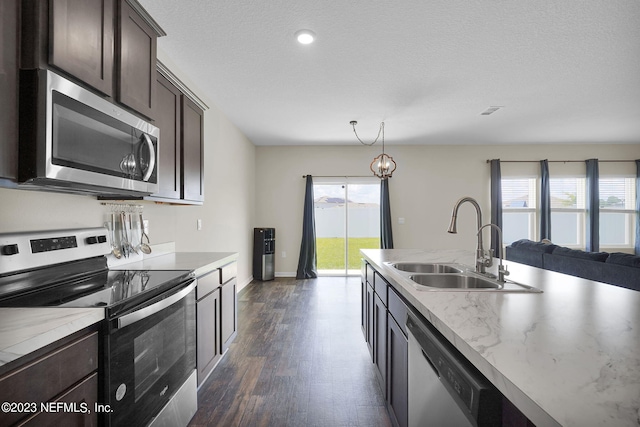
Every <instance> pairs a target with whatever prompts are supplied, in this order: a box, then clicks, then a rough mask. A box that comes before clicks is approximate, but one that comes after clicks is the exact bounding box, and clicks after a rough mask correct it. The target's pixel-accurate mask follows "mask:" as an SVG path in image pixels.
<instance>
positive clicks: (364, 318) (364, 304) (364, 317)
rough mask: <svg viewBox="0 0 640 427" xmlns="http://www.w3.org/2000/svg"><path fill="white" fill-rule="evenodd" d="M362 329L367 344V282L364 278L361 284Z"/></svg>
mask: <svg viewBox="0 0 640 427" xmlns="http://www.w3.org/2000/svg"><path fill="white" fill-rule="evenodd" d="M360 288H361V289H360V327H361V328H362V333H363V335H364V340H365V342H366V341H367V282H366V279H365V278H364V276H363V277H362V281H361V283H360Z"/></svg>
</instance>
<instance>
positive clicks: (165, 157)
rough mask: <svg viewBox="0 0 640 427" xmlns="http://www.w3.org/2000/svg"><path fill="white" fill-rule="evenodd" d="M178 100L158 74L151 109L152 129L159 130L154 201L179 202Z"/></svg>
mask: <svg viewBox="0 0 640 427" xmlns="http://www.w3.org/2000/svg"><path fill="white" fill-rule="evenodd" d="M180 97H181V93H180V90H178V88H177V87H175V86H174V85H173V84H172V83H171V82H170V81H169V80H167V79H166V78H165V77H164V76H162V75H161V74H159V73H158V75H157V83H156V102H155V109H154V117H155V120H156V121H155V125H156V126H157V127H158V128H159V129H160V144H159V145H160V153H159V156H158V157H159V162H160V163H159V168H158V171H159V173H160V175H159V176H158V184H159V185H158V187H159V191H158V193H157V194H154V196H157V197H163V198H169V199H179V198H180V108H181V107H180Z"/></svg>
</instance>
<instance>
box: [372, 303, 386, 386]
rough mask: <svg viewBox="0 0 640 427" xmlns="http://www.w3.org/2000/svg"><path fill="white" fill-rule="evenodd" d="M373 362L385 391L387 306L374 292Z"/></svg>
mask: <svg viewBox="0 0 640 427" xmlns="http://www.w3.org/2000/svg"><path fill="white" fill-rule="evenodd" d="M373 330H374V338H373V363H374V364H375V365H376V368H377V370H376V374H378V381H379V382H380V387H381V388H382V390H383V391H384V392H385V393H386V378H387V307H385V305H384V304H383V302H382V300H381V299H380V297H379V296H378V294H374V300H373Z"/></svg>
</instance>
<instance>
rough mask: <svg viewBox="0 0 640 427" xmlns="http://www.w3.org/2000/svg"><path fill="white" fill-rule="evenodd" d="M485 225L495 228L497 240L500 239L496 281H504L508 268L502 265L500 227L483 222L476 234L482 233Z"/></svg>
mask: <svg viewBox="0 0 640 427" xmlns="http://www.w3.org/2000/svg"><path fill="white" fill-rule="evenodd" d="M486 227H491V228H493V229H494V230H496V231H497V232H498V240H499V241H500V246H499V248H500V264H499V265H498V282H501V283H504V282H505V280H504V276H508V275H509V270H508V269H507V267H506V266H503V265H502V253H503V250H502V230H501V229H500V227H498V226H497V225H495V224H485V225H483V226H482V227H480V229H479V230H478V235H481V234H482V230H483V229H484V228H486Z"/></svg>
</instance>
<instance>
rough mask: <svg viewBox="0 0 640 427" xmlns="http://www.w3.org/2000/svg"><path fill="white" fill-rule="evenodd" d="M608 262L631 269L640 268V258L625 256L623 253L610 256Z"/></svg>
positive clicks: (614, 253) (630, 255)
mask: <svg viewBox="0 0 640 427" xmlns="http://www.w3.org/2000/svg"><path fill="white" fill-rule="evenodd" d="M606 262H607V263H609V264H618V265H626V266H629V267H636V268H640V256H636V255H632V254H625V253H622V252H613V253H611V254H609V258H607V261H606Z"/></svg>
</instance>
